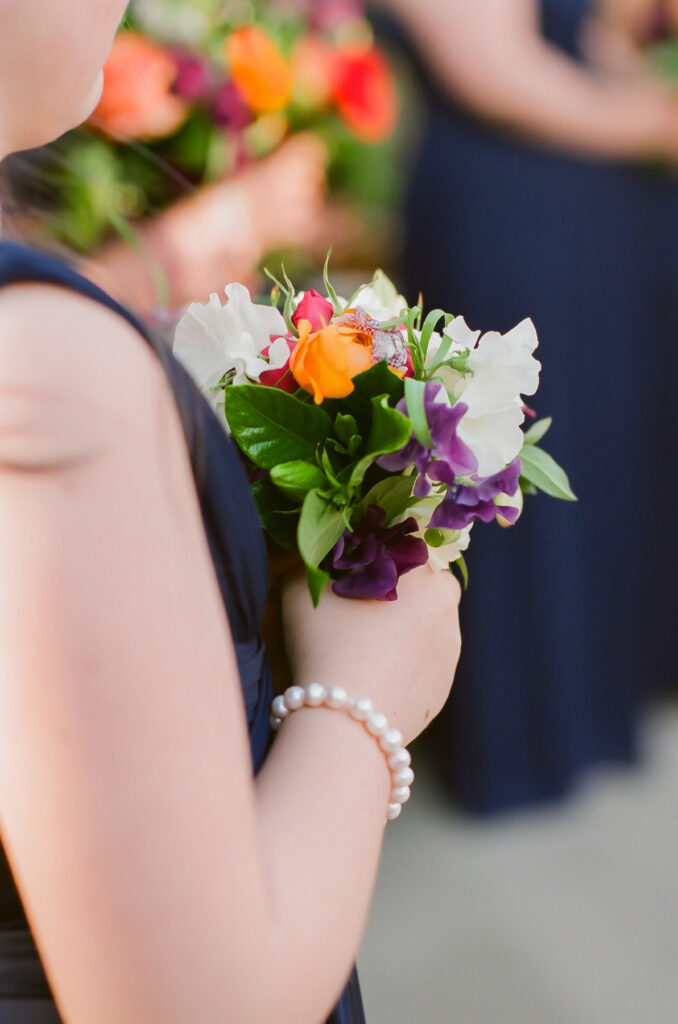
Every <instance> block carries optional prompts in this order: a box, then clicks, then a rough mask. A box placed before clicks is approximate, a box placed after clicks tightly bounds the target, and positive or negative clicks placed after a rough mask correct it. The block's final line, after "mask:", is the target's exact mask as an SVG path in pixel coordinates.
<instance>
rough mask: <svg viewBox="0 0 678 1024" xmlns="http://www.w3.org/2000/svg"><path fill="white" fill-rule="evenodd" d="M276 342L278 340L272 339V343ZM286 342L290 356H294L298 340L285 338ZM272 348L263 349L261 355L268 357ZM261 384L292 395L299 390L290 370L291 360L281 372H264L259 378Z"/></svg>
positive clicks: (281, 368) (282, 367)
mask: <svg viewBox="0 0 678 1024" xmlns="http://www.w3.org/2000/svg"><path fill="white" fill-rule="evenodd" d="M274 341H277V338H271V343H273V342H274ZM285 341H286V342H287V347H288V349H289V352H290V355H292V353H293V352H294V349H295V346H296V344H297V343H296V340H295V339H294V338H289V337H288V338H285ZM270 347H271V346H270V345H269V346H267V347H266V348H265V349H263V351H262V353H261V354H262V356H263V357H264V358H266V357H267V356H268V352H269V349H270ZM259 383H260V384H264V385H265V386H266V387H267V388H279V389H280V391H287V392H289V394H291V395H293V394H294V393H295V392H296V391H298V390H299V385H298V384H297V382H296V380H295V379H294V375H293V373H292V371H291V370H290V361H289V359H288V360H287V362H286V363H285V365H284V366H281V367H280V369H279V370H264V372H263V373H262V374H261V375H260V376H259Z"/></svg>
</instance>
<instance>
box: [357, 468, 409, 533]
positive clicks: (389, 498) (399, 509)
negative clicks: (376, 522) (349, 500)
mask: <svg viewBox="0 0 678 1024" xmlns="http://www.w3.org/2000/svg"><path fill="white" fill-rule="evenodd" d="M415 479H416V477H414V476H389V477H387V478H386V479H385V480H380V481H379V483H378V484H375V485H374V487H372V488H370V490H369V491H368V492H367V494H366V495H365V497H364V498H363V500H362V501H361V502H360V505H359V506H358V513H359V516H360V518H362V517H363V516H364V515H365V513H366V512H367V510H368V508H369V507H370V505H378V506H379V508H383V510H384V512H385V513H386V522H387V523H390V522H391V521H392V520H393V519H395V518H396V516H401V515H402V514H403V512H406V511H407V509H408V508H409V507H410V506H411V505H412V504H414V502H415V501H416V499H413V498H412V488H413V487H414V481H415Z"/></svg>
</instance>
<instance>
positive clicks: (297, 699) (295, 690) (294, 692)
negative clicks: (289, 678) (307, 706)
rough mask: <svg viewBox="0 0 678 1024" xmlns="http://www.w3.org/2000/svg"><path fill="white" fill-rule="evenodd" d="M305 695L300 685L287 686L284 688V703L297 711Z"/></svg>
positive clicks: (302, 704) (291, 709) (301, 706)
mask: <svg viewBox="0 0 678 1024" xmlns="http://www.w3.org/2000/svg"><path fill="white" fill-rule="evenodd" d="M305 696H306V694H305V693H304V691H303V689H302V687H301V686H288V688H287V689H286V690H285V704H286V705H287V707H288V709H289V710H290V711H298V710H299V708H303V706H304V698H305Z"/></svg>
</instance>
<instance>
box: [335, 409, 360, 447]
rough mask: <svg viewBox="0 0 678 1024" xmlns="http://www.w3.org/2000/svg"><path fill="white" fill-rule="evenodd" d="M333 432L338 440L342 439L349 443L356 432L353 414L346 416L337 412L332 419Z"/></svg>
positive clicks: (356, 427) (356, 425)
mask: <svg viewBox="0 0 678 1024" xmlns="http://www.w3.org/2000/svg"><path fill="white" fill-rule="evenodd" d="M334 432H335V434H336V435H337V437H338V438H339V440H340V441H343V442H344V444H349V443H350V441H351V440H352V438H353V437H354V436H355V434H357V432H358V424H357V423H356V421H355V416H346V415H345V414H344V413H342V412H340V413H338V414H337V417H336V419H335V421H334Z"/></svg>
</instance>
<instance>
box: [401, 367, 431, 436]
mask: <svg viewBox="0 0 678 1024" xmlns="http://www.w3.org/2000/svg"><path fill="white" fill-rule="evenodd" d="M425 394H426V383H425V381H423V380H413V379H412V378H411V377H407V378H406V379H405V398H406V400H407V413H408V416H409V417H410V419H411V420H412V427H413V429H414V433H415V435H416V438H417V441H419V443H420V444H423V445H424V447H425V448H433V438H432V437H431V431H430V430H429V426H428V420H427V419H426V406H425V403H424V397H425Z"/></svg>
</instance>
